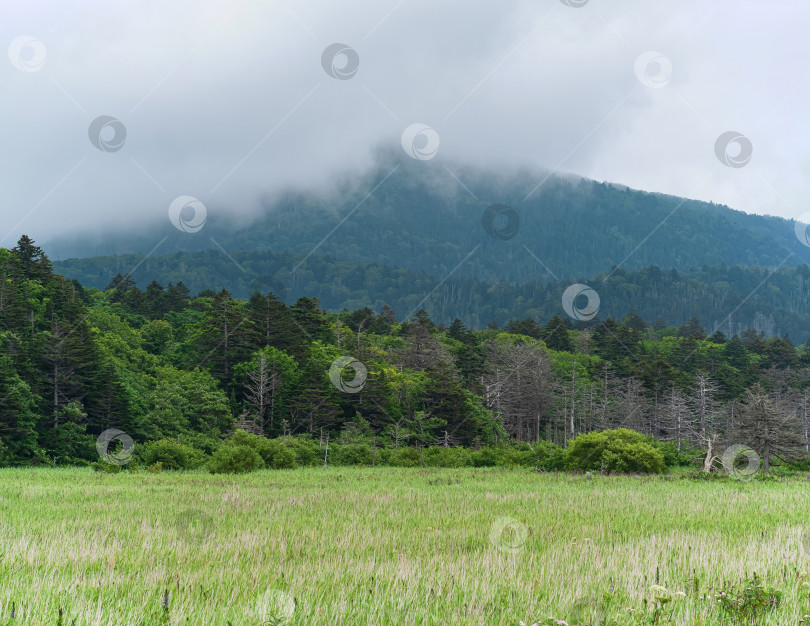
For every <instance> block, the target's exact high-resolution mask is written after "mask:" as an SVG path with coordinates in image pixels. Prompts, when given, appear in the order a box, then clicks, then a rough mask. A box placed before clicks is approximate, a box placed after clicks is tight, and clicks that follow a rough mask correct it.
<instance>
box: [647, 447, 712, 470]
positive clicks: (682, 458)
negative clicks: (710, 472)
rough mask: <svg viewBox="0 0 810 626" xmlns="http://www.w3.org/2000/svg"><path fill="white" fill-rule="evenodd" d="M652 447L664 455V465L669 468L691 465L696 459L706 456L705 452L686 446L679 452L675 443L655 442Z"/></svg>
mask: <svg viewBox="0 0 810 626" xmlns="http://www.w3.org/2000/svg"><path fill="white" fill-rule="evenodd" d="M652 445H653V447H654V448H655V449H656V450H658V451H659V452H660V453H661V454H663V455H664V464H665V465H666V466H667V467H683V466H686V465H689V464H690V462H691V461H692V460H693V459H694V458H695V457H700V456H705V452H703V453H702V452H701V450H698V449H697V448H693V447H691V446H687V445H686V444H684V445H682V446H681V449H680V450H678V446H677V444H676V443H675V442H674V441H655V442H653V444H652Z"/></svg>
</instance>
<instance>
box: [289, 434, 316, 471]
mask: <svg viewBox="0 0 810 626" xmlns="http://www.w3.org/2000/svg"><path fill="white" fill-rule="evenodd" d="M284 445H286V446H287V447H288V448H289V449H290V450H292V451H293V453H294V454H295V462H296V464H297V465H303V466H307V467H311V466H314V465H323V452H324V451H323V449H322V448H321V447H320V443H319V442H318V440H316V439H311V438H310V437H307V436H306V435H298V436H296V437H287V438H286V439H285V440H284Z"/></svg>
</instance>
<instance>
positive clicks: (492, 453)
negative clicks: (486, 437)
mask: <svg viewBox="0 0 810 626" xmlns="http://www.w3.org/2000/svg"><path fill="white" fill-rule="evenodd" d="M470 460H471V461H472V464H473V467H495V466H496V465H498V461H499V460H500V455H499V454H498V449H497V448H495V447H493V446H487V447H486V448H481V449H480V450H476V451H475V452H473V453H472V454H471V455H470Z"/></svg>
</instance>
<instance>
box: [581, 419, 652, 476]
mask: <svg viewBox="0 0 810 626" xmlns="http://www.w3.org/2000/svg"><path fill="white" fill-rule="evenodd" d="M565 467H566V468H567V469H571V470H578V471H581V472H584V471H588V470H603V471H605V472H621V473H642V474H659V473H661V472H663V471H664V468H665V464H664V455H663V454H662V453H661V452H660V451H659V450H656V449H655V447H654V446H653V445H652V442H651V440H650V438H649V437H645V436H644V435H642V434H641V433H637V432H635V431H633V430H629V429H627V428H619V429H617V430H604V431H602V432H594V433H587V434H584V435H579V436H577V437H575V438H574V439H573V440H571V441H570V442H569V444H568V448H567V449H566V450H565Z"/></svg>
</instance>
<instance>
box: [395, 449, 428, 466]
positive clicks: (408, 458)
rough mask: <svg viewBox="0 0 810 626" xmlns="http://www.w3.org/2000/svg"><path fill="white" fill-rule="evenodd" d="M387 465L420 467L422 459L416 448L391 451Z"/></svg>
mask: <svg viewBox="0 0 810 626" xmlns="http://www.w3.org/2000/svg"><path fill="white" fill-rule="evenodd" d="M387 462H388V465H392V466H394V467H421V465H422V459H421V457H420V456H419V450H417V449H416V448H400V449H399V450H392V451H391V453H390V455H389V456H388V461H387Z"/></svg>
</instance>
